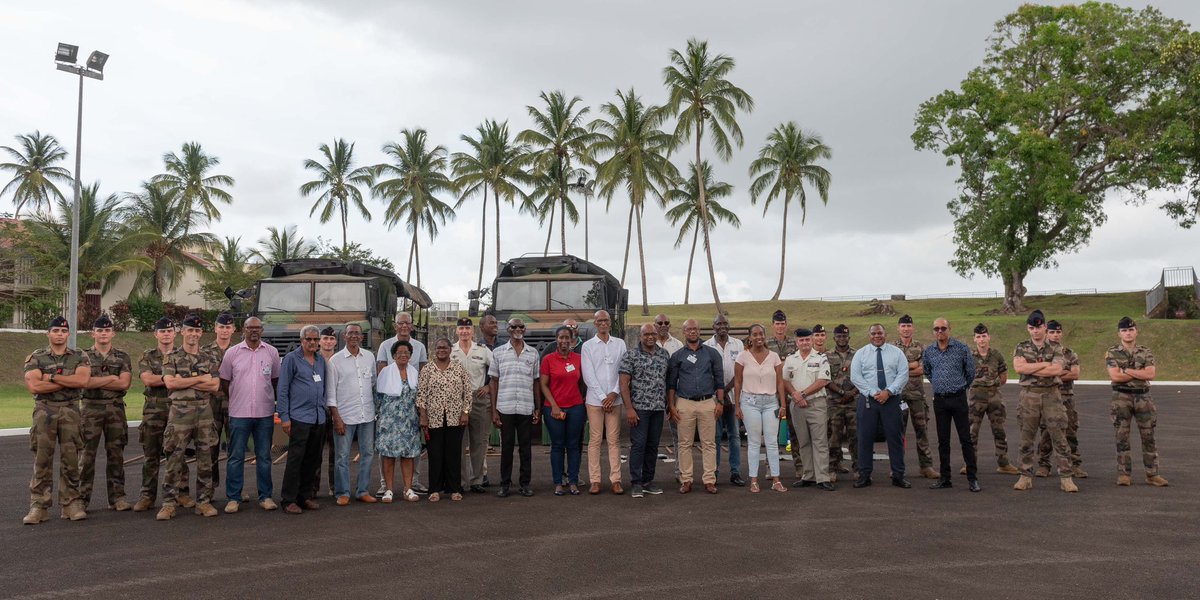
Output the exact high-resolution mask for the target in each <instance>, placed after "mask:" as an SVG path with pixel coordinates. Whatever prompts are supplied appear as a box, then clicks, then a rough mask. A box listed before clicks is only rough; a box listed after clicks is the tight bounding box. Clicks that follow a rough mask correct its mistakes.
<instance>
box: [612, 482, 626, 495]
mask: <svg viewBox="0 0 1200 600" xmlns="http://www.w3.org/2000/svg"><path fill="white" fill-rule="evenodd" d="M612 493H614V494H616V495H618V496H620V495H621V494H624V493H625V488H623V487H621V483H620V482H617V483H614V484H612Z"/></svg>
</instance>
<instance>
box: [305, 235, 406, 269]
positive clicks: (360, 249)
mask: <svg viewBox="0 0 1200 600" xmlns="http://www.w3.org/2000/svg"><path fill="white" fill-rule="evenodd" d="M317 257H318V258H328V259H332V260H340V261H343V262H357V263H362V264H364V265H371V266H374V267H379V268H381V269H387V270H389V271H395V270H396V265H394V264H392V261H391V260H388V259H387V258H384V257H382V256H379V255H378V254H375V252H374V251H372V250H371V249H370V248H367V247H366V246H363V245H362V243H360V242H350V245H349V246H345V247H342V246H339V245H337V244H335V243H334V242H333V240H326V239H324V238H322V237H320V236H317Z"/></svg>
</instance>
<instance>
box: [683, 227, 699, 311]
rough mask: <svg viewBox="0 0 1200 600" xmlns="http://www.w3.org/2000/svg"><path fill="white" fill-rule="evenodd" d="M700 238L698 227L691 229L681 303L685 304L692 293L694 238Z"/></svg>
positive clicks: (694, 256) (694, 257) (694, 253)
mask: <svg viewBox="0 0 1200 600" xmlns="http://www.w3.org/2000/svg"><path fill="white" fill-rule="evenodd" d="M699 239H700V229H699V228H696V229H693V230H692V251H691V252H689V253H688V270H687V279H686V280H685V283H684V284H683V305H684V306H687V304H688V299H689V298H690V297H691V294H692V263H693V262H695V260H696V240H699Z"/></svg>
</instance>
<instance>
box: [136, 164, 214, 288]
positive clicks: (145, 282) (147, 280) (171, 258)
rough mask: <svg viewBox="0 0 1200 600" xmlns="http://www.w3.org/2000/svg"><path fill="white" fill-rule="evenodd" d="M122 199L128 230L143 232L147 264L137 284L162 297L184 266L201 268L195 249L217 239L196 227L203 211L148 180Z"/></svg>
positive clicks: (203, 248) (204, 220) (176, 281)
mask: <svg viewBox="0 0 1200 600" xmlns="http://www.w3.org/2000/svg"><path fill="white" fill-rule="evenodd" d="M125 199H126V201H127V202H128V205H127V206H125V207H124V208H123V209H122V211H121V215H120V216H121V218H122V219H123V220H124V222H125V223H126V224H127V226H128V227H129V228H130V229H131V230H133V231H137V232H138V233H141V234H142V235H143V236H145V237H144V240H145V241H144V242H143V244H142V248H143V250H142V253H143V254H144V255H145V256H146V258H147V260H148V261H149V264H150V267H149V268H148V269H145V270H143V271H142V273H141V274H140V276H139V278H138V283H137V287H138V288H140V289H143V290H145V289H148V290H149V291H150V293H151V294H152V295H153V296H155V297H157V298H162V297H163V295H164V294H165V293H166V292H168V291H169V290H172V289H175V286H176V285H178V284H179V280H180V279H182V277H183V272H184V270H185V269H186V268H187V267H192V268H194V269H197V270H199V271H201V272H203V270H204V269H203V268H202V266H203V265H202V263H201V261H200V259H199V254H197V253H203V252H205V251H206V250H207V249H208V246H210V245H212V244H214V243H216V241H217V238H216V237H215V236H214V235H212V234H211V233H203V232H197V231H196V229H197V228H199V227H202V226H204V224H206V223H207V222H208V218H207V217H206V216H205V214H204V213H203V212H201V211H200V210H199V209H197V208H194V207H191V206H189V205H188V204H187V203H186V202H185V201H183V200H182V199H181V198H179V197H176V196H172V195H170V194H168V193H167V192H165V191H163V189H162V188H161V187H159V186H156V185H154V184H152V183H142V191H141V192H140V193H136V194H126V196H125Z"/></svg>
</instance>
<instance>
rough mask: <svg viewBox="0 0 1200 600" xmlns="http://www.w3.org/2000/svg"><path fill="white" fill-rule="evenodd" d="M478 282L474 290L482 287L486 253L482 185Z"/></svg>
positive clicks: (485, 218) (485, 221)
mask: <svg viewBox="0 0 1200 600" xmlns="http://www.w3.org/2000/svg"><path fill="white" fill-rule="evenodd" d="M479 229H480V233H479V280H478V281H477V282H475V289H477V290H478V289H479V288H481V287H483V259H484V254H486V253H487V184H486V183H485V184H483V216H482V217H480V225H479Z"/></svg>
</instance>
